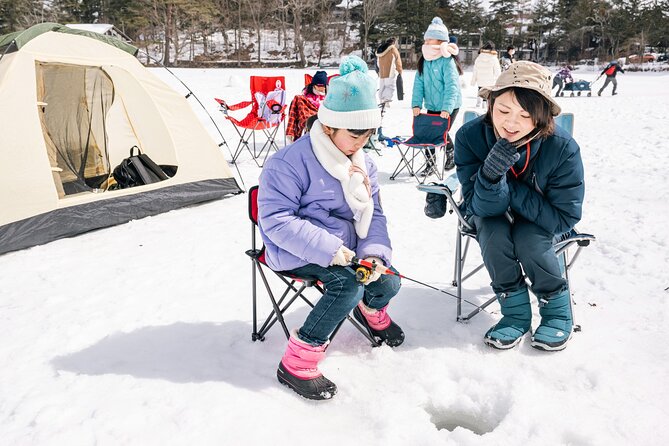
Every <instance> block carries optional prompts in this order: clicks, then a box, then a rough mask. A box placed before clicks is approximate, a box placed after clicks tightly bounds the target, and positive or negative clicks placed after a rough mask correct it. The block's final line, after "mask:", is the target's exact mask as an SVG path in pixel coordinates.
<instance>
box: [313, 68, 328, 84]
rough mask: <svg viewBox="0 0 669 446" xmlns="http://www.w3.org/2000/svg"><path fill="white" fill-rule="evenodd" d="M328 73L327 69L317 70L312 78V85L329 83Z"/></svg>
mask: <svg viewBox="0 0 669 446" xmlns="http://www.w3.org/2000/svg"><path fill="white" fill-rule="evenodd" d="M327 84H328V74H327V73H326V72H325V71H316V74H314V77H313V78H312V79H311V85H327Z"/></svg>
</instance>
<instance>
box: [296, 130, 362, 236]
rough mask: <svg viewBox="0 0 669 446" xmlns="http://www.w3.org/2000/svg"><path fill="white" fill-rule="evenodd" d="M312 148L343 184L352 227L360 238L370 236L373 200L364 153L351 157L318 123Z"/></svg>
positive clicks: (322, 163) (330, 172)
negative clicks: (338, 146) (351, 217)
mask: <svg viewBox="0 0 669 446" xmlns="http://www.w3.org/2000/svg"><path fill="white" fill-rule="evenodd" d="M309 135H310V137H311V147H312V148H313V151H314V155H316V159H317V160H318V162H319V163H320V164H321V166H323V168H324V169H325V170H326V171H327V173H329V174H330V175H332V176H333V177H334V178H335V179H336V180H339V182H340V183H341V188H342V190H343V191H344V199H345V200H346V203H347V204H348V206H349V207H350V208H351V211H353V220H354V221H353V226H355V232H356V234H358V237H360V238H365V237H367V232H368V231H369V225H370V224H371V223H372V215H374V200H373V199H372V193H371V186H370V184H369V177H368V176H367V165H366V164H365V153H364V152H363V151H362V150H358V151H357V152H355V153H354V154H353V155H351V156H350V158H349V157H348V156H346V155H344V153H342V151H341V150H339V149H338V148H337V146H335V145H334V143H333V142H332V140H331V139H330V137H329V136H328V135H326V134H325V132H324V131H323V126H322V125H321V123H320V122H319V121H316V122H314V125H313V127H311V131H310V132H309Z"/></svg>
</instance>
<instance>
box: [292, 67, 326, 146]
mask: <svg viewBox="0 0 669 446" xmlns="http://www.w3.org/2000/svg"><path fill="white" fill-rule="evenodd" d="M327 85H328V75H327V73H326V72H325V71H317V72H316V74H315V75H314V77H313V79H312V80H311V83H310V84H309V85H307V86H306V87H304V90H303V91H302V94H301V95H297V96H295V98H294V99H293V101H292V102H291V103H290V108H289V110H288V126H287V127H286V139H288V140H289V141H290V142H293V141H295V140H296V139H298V138H299V137H300V136H302V134H303V133H304V131H305V127H306V123H307V119H309V118H310V117H311V116H313V115H315V114H316V113H318V108H319V107H320V106H321V102H323V99H325V94H326V93H327V88H328V87H327Z"/></svg>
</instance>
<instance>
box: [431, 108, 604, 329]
mask: <svg viewBox="0 0 669 446" xmlns="http://www.w3.org/2000/svg"><path fill="white" fill-rule="evenodd" d="M477 116H478V115H477V114H476V113H474V112H467V113H465V116H464V120H465V122H467V121H469V120H471V119H473V118H475V117H477ZM555 121H556V124H557V125H559V126H560V127H562V128H564V129H565V130H567V131H569V132H570V133H571V132H572V131H573V128H574V115H572V114H564V115H560V116H558V117H557V118H556V119H555ZM418 189H419V190H421V191H423V192H428V193H430V192H431V193H435V194H442V195H445V197H446V200H447V203H448V205H449V206H448V208H449V213H451V214H455V215H456V216H457V218H458V225H457V233H456V238H455V264H454V271H453V282H452V286H454V287H455V288H456V296H457V312H456V320H457V321H458V322H466V321H468V320H470V319H471V318H472V317H474V316H476V315H477V314H478V313H480V312H481V311H483V310H484V309H485V308H486V307H487V306H488V305H490V304H491V303H493V302H495V300H496V296H492V297H490V298H489V299H488V300H486V301H485V302H484V303H482V304H481V305H476V304H474V303H472V302H469V301H466V303H468V304H470V305H472V306H473V307H474V309H473V310H472V311H471V312H469V313H468V314H467V315H465V316H463V312H462V301H463V297H462V283H463V282H464V281H465V280H467V279H468V278H470V277H472V276H473V275H474V274H476V273H477V272H479V271H480V270H481V269H483V268H484V265H483V263H480V264H478V265H477V266H476V267H474V268H472V269H471V270H470V271H469V272H467V273H465V272H464V269H465V266H466V265H465V262H466V260H467V251H468V249H469V242H470V241H471V240H472V239H476V228H474V226H472V224H471V223H470V222H468V221H467V219H466V218H465V216H464V215H463V214H462V212H461V211H460V209H461V206H462V197H458V198H456V197H457V196H458V193H459V189H460V183H459V181H458V178H457V176H456V174H455V173H454V174H452V175H451V176H449V177H448V178H447V179H446V180H445V182H444V183H443V184H438V185H434V184H430V185H419V186H418ZM595 240H596V238H595V236H594V235H592V234H586V233H580V232H578V231H577V230H576V229H575V228H573V229H572V230H571V231H569V232H567V233H565V234H562V235H561V236H558V237H556V238H555V240H554V242H553V246H554V248H555V253H556V255H557V256H558V258H559V261H560V265H561V267H562V270H563V274H564V277H565V279H566V280H567V283H569V270H570V269H571V268H572V266H573V265H574V263H575V262H576V260H577V258H578V256H579V254H580V253H581V249H583V248H585V247H587V246H589V245H590V242H594V241H595ZM572 248H575V249H576V250H575V251H573V254H572V255H571V256H570V251H571V250H572ZM569 289H570V290H571V287H569ZM570 303H571V299H570ZM572 314H573V311H572ZM574 330H575V331H578V330H580V327H579V326H577V325H574Z"/></svg>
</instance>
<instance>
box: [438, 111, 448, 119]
mask: <svg viewBox="0 0 669 446" xmlns="http://www.w3.org/2000/svg"><path fill="white" fill-rule="evenodd" d="M449 116H451V114H450V113H449V112H447V111H442V112H441V113H440V114H439V117H440V118H441V119H448V117H449Z"/></svg>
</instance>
